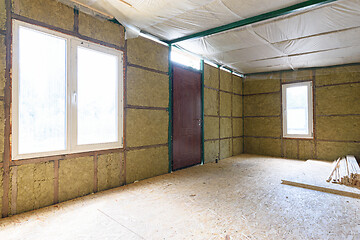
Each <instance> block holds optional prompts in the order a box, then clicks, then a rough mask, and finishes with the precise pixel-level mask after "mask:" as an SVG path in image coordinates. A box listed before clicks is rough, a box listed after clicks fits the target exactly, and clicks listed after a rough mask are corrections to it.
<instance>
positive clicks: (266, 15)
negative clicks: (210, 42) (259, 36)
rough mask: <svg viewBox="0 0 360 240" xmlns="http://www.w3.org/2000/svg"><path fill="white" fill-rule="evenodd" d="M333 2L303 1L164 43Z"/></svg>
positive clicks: (319, 0)
mask: <svg viewBox="0 0 360 240" xmlns="http://www.w3.org/2000/svg"><path fill="white" fill-rule="evenodd" d="M335 1H337V0H308V1H305V2H302V3H298V4H295V5H292V6H289V7H285V8H281V9H278V10H275V11H272V12H267V13H264V14H260V15H257V16H254V17H249V18H245V19H243V20H240V21H236V22H233V23H229V24H225V25H222V26H220V27H215V28H211V29H208V30H205V31H202V32H198V33H194V34H191V35H188V36H184V37H180V38H176V39H173V40H169V41H165V42H167V43H168V44H174V43H177V42H181V41H185V40H189V39H195V38H201V37H205V36H209V35H212V34H216V33H221V32H224V31H228V30H231V29H234V28H239V27H243V26H246V25H250V24H254V23H258V22H261V21H265V20H269V19H272V18H276V17H280V16H283V15H287V14H290V13H294V12H298V11H301V10H304V9H308V8H312V7H316V6H320V5H323V4H327V3H331V2H335Z"/></svg>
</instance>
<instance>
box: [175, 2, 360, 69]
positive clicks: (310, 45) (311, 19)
mask: <svg viewBox="0 0 360 240" xmlns="http://www.w3.org/2000/svg"><path fill="white" fill-rule="evenodd" d="M358 39H360V1H359V0H347V1H337V2H335V3H333V4H328V5H324V6H322V7H318V8H315V9H311V10H308V11H305V12H302V13H297V14H293V15H288V16H285V17H281V18H277V19H275V20H272V21H266V22H265V23H258V24H253V25H251V26H247V27H243V28H238V29H234V30H230V31H227V32H223V33H219V34H214V35H211V36H206V37H203V38H200V39H193V40H187V41H184V42H181V43H179V45H180V46H181V47H183V48H184V49H188V50H190V49H192V51H194V52H195V53H196V54H198V55H200V56H202V57H204V58H206V59H211V60H213V61H215V62H217V63H219V64H224V65H227V66H229V67H231V68H233V69H236V70H237V71H239V72H243V73H255V72H269V71H277V70H285V69H297V68H308V67H321V66H330V65H339V64H347V63H354V62H360V41H359V40H358Z"/></svg>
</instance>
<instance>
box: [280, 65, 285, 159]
mask: <svg viewBox="0 0 360 240" xmlns="http://www.w3.org/2000/svg"><path fill="white" fill-rule="evenodd" d="M282 78H283V72H280V125H281V127H280V128H281V136H280V137H281V157H284V155H285V154H284V122H283V121H284V120H283V117H284V116H283V110H282V107H283V106H282V105H283V96H282V82H283V79H282Z"/></svg>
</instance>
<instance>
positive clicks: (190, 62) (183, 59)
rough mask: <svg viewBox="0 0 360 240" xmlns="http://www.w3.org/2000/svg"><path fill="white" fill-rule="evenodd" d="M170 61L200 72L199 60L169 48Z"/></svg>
mask: <svg viewBox="0 0 360 240" xmlns="http://www.w3.org/2000/svg"><path fill="white" fill-rule="evenodd" d="M171 61H173V62H176V63H179V64H181V65H184V66H187V67H191V68H194V69H196V70H200V65H201V63H200V62H201V60H200V58H198V57H195V56H194V55H192V54H190V53H187V52H185V51H182V50H180V49H178V48H175V47H173V48H171Z"/></svg>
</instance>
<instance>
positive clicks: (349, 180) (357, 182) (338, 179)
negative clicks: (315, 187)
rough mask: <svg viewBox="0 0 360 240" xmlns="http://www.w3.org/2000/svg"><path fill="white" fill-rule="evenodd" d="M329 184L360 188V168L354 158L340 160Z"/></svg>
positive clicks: (332, 172)
mask: <svg viewBox="0 0 360 240" xmlns="http://www.w3.org/2000/svg"><path fill="white" fill-rule="evenodd" d="M333 166H334V167H333V169H332V171H331V174H330V177H329V178H328V179H327V180H326V181H327V182H332V183H338V184H344V185H346V186H352V187H357V188H360V167H359V164H358V162H357V161H356V159H355V157H354V156H351V155H347V156H346V157H342V158H338V159H337V160H336V161H334V163H333Z"/></svg>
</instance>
